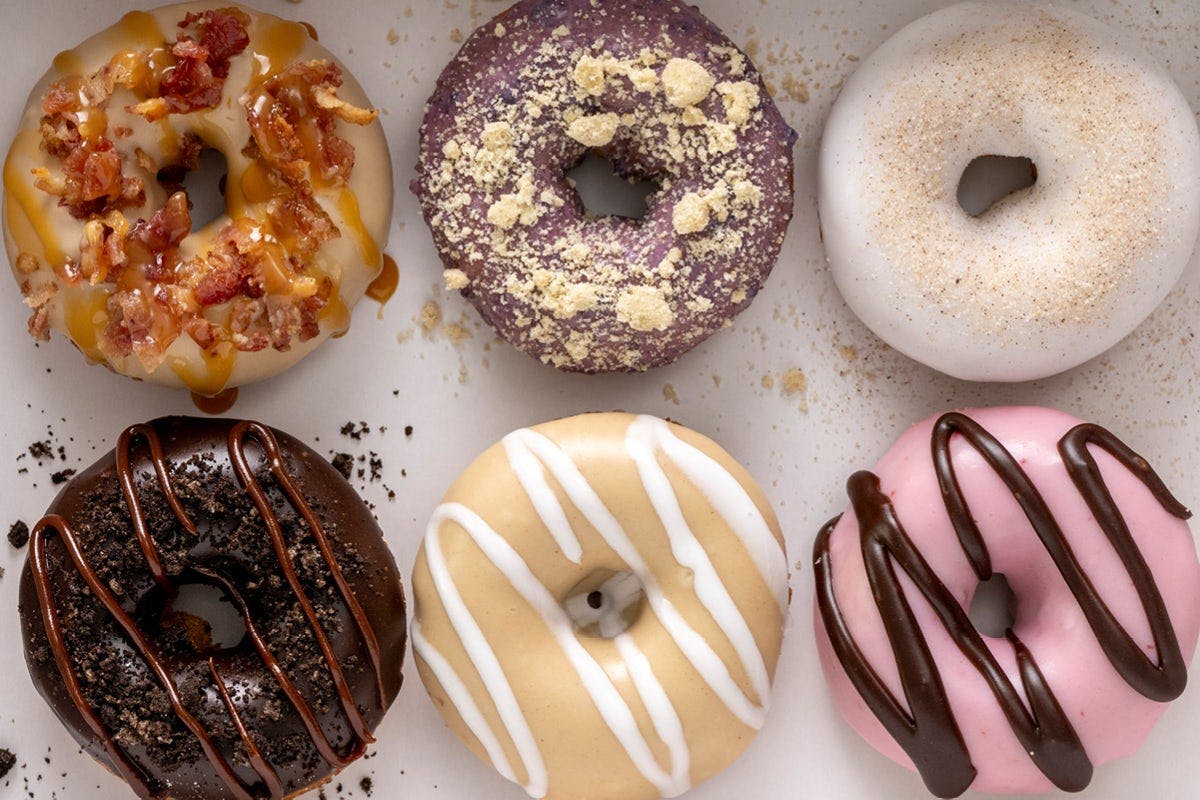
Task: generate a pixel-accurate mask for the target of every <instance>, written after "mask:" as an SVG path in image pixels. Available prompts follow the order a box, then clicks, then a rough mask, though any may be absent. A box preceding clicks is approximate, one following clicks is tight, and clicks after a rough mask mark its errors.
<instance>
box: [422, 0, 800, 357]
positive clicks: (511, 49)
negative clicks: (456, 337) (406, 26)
mask: <svg viewBox="0 0 1200 800" xmlns="http://www.w3.org/2000/svg"><path fill="white" fill-rule="evenodd" d="M527 6H528V4H518V6H516V7H514V9H513V10H511V11H510V12H508V13H507V14H505V15H503V16H502V18H501V20H502V21H501V22H499V23H498V24H499V25H502V26H503V28H504V36H503V37H500V36H498V35H497V34H496V32H495V31H496V25H488V26H484V27H483V28H481V29H480V30H479V31H477V32H476V33H475V34H474V35H473V36H472V37H471V38H470V39H469V40H468V41H467V43H466V44H465V45H464V47H463V50H462V51H461V52H460V54H459V55H458V57H457V58H456V59H455V60H454V62H452V63H451V65H450V66H449V67H448V68H447V71H446V72H445V73H444V74H443V76H442V78H441V79H440V81H439V89H438V91H437V92H436V93H435V95H434V97H433V98H432V99H431V101H430V104H429V107H428V111H427V117H426V121H425V125H424V126H423V128H422V151H421V163H420V167H419V170H420V175H419V177H418V180H417V182H416V183H415V184H414V188H415V190H416V191H417V193H418V195H419V197H420V199H421V200H422V206H423V210H424V212H425V216H426V219H427V221H428V222H429V224H430V227H431V229H432V230H433V233H434V237H435V240H436V243H437V245H438V248H439V250H440V252H441V254H442V257H443V260H444V261H445V263H446V267H447V273H446V286H447V288H448V289H451V290H459V291H462V292H464V294H466V295H467V296H468V297H469V298H470V299H472V301H473V302H475V303H476V305H477V306H478V307H479V309H480V311H481V313H482V314H483V315H484V317H485V318H486V319H487V320H488V321H489V322H490V323H491V324H492V325H493V326H494V327H496V328H497V329H498V331H499V332H500V333H501V335H502V336H504V338H506V339H508V340H509V341H510V342H512V343H514V344H516V345H517V346H518V347H521V348H522V349H525V350H527V351H528V352H530V353H531V354H533V355H535V356H536V357H538V358H540V359H541V360H542V361H544V362H546V363H549V364H552V365H554V366H556V367H559V368H562V369H571V370H580V371H610V370H640V369H646V368H649V367H651V366H656V365H657V364H659V363H667V362H669V361H671V360H674V359H675V358H676V357H678V355H680V354H682V353H683V352H685V351H686V350H688V349H690V348H691V347H693V346H694V345H695V344H698V343H699V342H700V341H702V340H703V339H704V338H706V337H707V336H708V335H710V334H711V333H712V332H714V331H716V330H719V329H720V328H722V327H724V326H726V325H728V323H729V321H730V320H731V318H732V317H733V315H735V314H736V313H737V312H738V311H740V310H741V307H743V306H744V304H745V303H747V302H748V301H749V299H750V298H752V297H753V296H754V295H755V294H756V293H757V291H758V288H759V287H760V286H761V284H762V281H763V280H764V279H765V277H766V275H767V273H768V272H769V271H770V269H771V267H772V266H773V264H774V261H775V258H776V256H777V254H778V250H779V247H780V245H781V244H782V240H783V235H784V233H785V231H786V227H787V223H788V221H789V219H790V215H791V205H792V189H791V168H792V154H791V146H792V144H793V143H794V134H793V133H792V132H791V130H790V129H789V128H787V126H786V125H785V124H784V123H783V120H782V119H781V118H780V116H779V114H778V111H777V110H776V109H775V107H774V105H773V104H772V103H771V101H770V99H769V97H768V96H767V94H766V91H765V89H764V88H763V87H762V83H761V79H760V78H759V76H758V74H757V72H756V71H755V70H754V67H753V65H751V64H750V62H749V61H748V59H747V58H746V57H745V56H744V55H743V54H742V53H741V52H740V51H738V50H737V48H736V47H734V46H733V45H732V44H731V43H730V42H728V40H726V39H724V37H721V36H720V35H719V34H716V33H715V31H714V29H712V27H711V25H709V24H708V23H707V21H703V18H702V17H700V15H699V12H697V11H696V10H695V9H692V8H689V7H684V6H665V5H662V4H659V3H647V2H645V1H644V0H621V2H618V3H592V4H583V3H581V4H579V7H578V8H576V9H574V10H573V13H572V15H571V17H570V19H569V21H568V22H567V23H565V24H562V25H558V26H556V27H555V28H553V29H552V30H551V29H547V28H546V27H543V24H542V23H541V21H540V20H538V19H536V15H533V14H532V13H531V12H529V10H528V8H527ZM652 11H653V12H655V13H652ZM684 18H686V23H685V22H684ZM696 19H699V20H701V21H703V22H704V24H703V25H702V26H697V25H695V24H694V20H696ZM697 29H698V32H695V33H692V32H690V31H693V30H697ZM681 31H683V32H682V33H681ZM588 153H596V154H599V155H601V156H603V157H605V158H608V159H610V160H611V161H612V163H613V164H614V166H615V167H616V169H617V170H618V172H619V174H621V175H623V176H626V177H629V178H635V179H641V180H649V181H652V182H654V183H655V184H657V186H658V187H659V188H658V191H656V192H655V193H654V194H653V195H652V196H651V197H650V198H649V201H648V212H647V215H646V217H645V218H644V219H641V220H630V219H624V218H619V217H598V216H595V215H592V214H589V213H587V212H586V210H585V209H584V207H583V205H582V201H581V200H580V198H579V196H578V195H577V194H576V192H575V191H574V188H573V186H572V184H571V183H570V182H569V180H568V179H567V177H566V175H565V172H566V171H567V170H569V169H571V168H572V167H574V166H575V165H576V164H577V163H579V162H580V161H581V160H582V159H583V158H584V157H585V156H586V155H587V154H588ZM635 334H653V335H649V336H638V335H635Z"/></svg>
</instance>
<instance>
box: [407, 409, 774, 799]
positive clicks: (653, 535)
mask: <svg viewBox="0 0 1200 800" xmlns="http://www.w3.org/2000/svg"><path fill="white" fill-rule="evenodd" d="M412 585H413V590H414V596H415V612H414V621H413V626H412V641H413V653H414V655H415V657H416V663H417V669H418V670H419V672H420V674H421V679H422V680H423V681H424V683H425V688H426V689H427V690H428V691H429V694H430V696H431V697H432V698H433V700H434V702H435V704H436V705H437V707H438V710H439V711H440V712H441V713H442V715H443V717H444V718H445V720H446V723H447V725H449V727H450V728H451V730H453V731H454V733H455V734H456V735H457V736H458V737H459V738H460V739H461V740H462V741H463V742H465V743H466V744H467V745H468V746H469V747H470V748H471V750H472V751H474V752H475V754H476V755H478V756H479V757H480V758H482V759H483V760H484V761H486V762H488V763H490V764H491V765H492V766H493V767H494V768H495V769H496V770H497V771H498V772H499V773H500V774H501V775H503V776H504V777H505V778H507V779H508V780H510V781H513V782H515V783H519V784H520V785H522V786H523V787H524V788H525V790H526V792H528V794H529V795H530V796H531V797H535V798H541V797H546V798H553V799H556V800H568V799H570V800H581V799H582V798H588V800H643V799H645V800H649V798H658V797H674V796H675V795H678V794H680V793H682V792H684V791H686V790H687V789H688V787H689V786H691V785H693V784H697V783H700V782H701V781H704V780H707V779H708V778H710V777H712V776H713V775H715V774H716V773H718V772H720V771H721V770H723V769H724V768H725V767H727V766H728V765H729V764H730V763H732V762H733V760H734V759H736V758H737V757H738V755H740V754H741V753H742V751H743V750H744V749H745V748H746V747H747V746H748V745H749V744H750V742H751V741H752V740H753V738H754V736H755V734H756V733H757V731H758V729H759V728H760V727H761V726H762V724H763V719H764V715H765V714H766V712H767V707H768V703H769V700H770V691H771V682H772V680H773V678H774V675H775V665H776V663H777V661H778V659H779V653H780V647H781V644H782V638H783V624H784V620H785V617H786V615H787V605H788V601H789V589H788V569H787V558H786V555H785V552H784V542H783V538H782V536H781V534H780V531H779V524H778V522H777V521H776V519H775V515H774V513H773V512H772V511H771V508H770V506H769V505H768V504H767V501H766V499H765V498H764V497H763V494H762V491H761V490H760V489H759V488H758V487H757V485H756V484H755V483H754V481H753V479H752V478H751V477H750V476H749V475H748V474H747V473H746V471H745V470H744V469H743V468H742V467H741V466H740V465H738V464H737V463H736V462H735V461H734V460H733V459H732V458H731V457H730V456H729V455H728V454H727V453H726V452H725V451H723V450H722V449H721V448H720V447H719V446H717V445H716V444H715V443H713V442H712V441H710V440H709V439H707V438H705V437H703V436H701V435H700V434H697V433H695V432H693V431H690V430H687V429H686V428H682V427H680V426H678V425H675V424H670V423H667V422H664V421H663V420H660V419H657V418H654V417H645V416H640V417H639V416H633V415H630V414H617V413H606V414H586V415H583V416H579V417H572V418H570V419H563V420H558V421H556V422H550V423H546V424H544V425H539V426H537V427H534V428H530V429H526V430H519V431H516V432H515V433H512V434H510V435H509V436H507V437H505V438H504V440H503V441H502V442H500V443H499V444H497V445H495V446H494V447H492V448H491V449H489V450H488V451H487V452H485V453H484V454H483V455H481V456H480V457H479V458H478V459H477V460H476V461H475V462H474V463H473V464H472V465H471V466H470V467H468V468H467V470H466V471H465V472H464V473H463V474H462V476H461V477H459V479H458V480H457V481H456V482H455V483H454V485H453V486H452V487H451V488H450V490H449V492H448V493H447V495H446V497H445V499H444V500H443V501H442V504H441V505H440V506H439V507H438V509H437V510H436V511H435V512H434V514H433V518H432V519H431V520H430V522H429V526H428V528H427V529H426V534H425V540H424V543H423V544H422V546H421V550H420V552H419V553H418V556H417V563H416V566H415V567H414V570H413V579H412Z"/></svg>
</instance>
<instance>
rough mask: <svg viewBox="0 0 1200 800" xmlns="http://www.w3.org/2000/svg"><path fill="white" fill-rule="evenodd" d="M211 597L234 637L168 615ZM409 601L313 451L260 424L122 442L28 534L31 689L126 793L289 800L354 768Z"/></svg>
mask: <svg viewBox="0 0 1200 800" xmlns="http://www.w3.org/2000/svg"><path fill="white" fill-rule="evenodd" d="M192 584H202V585H207V586H211V587H215V588H217V589H219V590H221V591H222V592H223V594H224V596H225V597H227V598H228V599H229V602H231V603H232V604H233V607H234V608H235V609H236V610H237V612H238V613H239V614H240V615H241V617H242V621H243V624H244V626H245V635H244V637H243V638H242V639H241V640H240V641H239V642H237V643H235V644H233V645H220V646H218V645H215V644H214V643H213V642H212V639H211V631H210V630H209V628H208V626H207V623H206V622H204V621H202V620H200V619H198V618H196V617H194V616H191V615H190V614H188V613H187V612H186V611H177V610H176V609H175V608H174V602H175V599H176V597H177V596H178V594H179V591H180V589H181V587H186V586H188V585H192ZM404 608H405V606H404V596H403V591H402V589H401V585H400V579H399V575H398V573H397V571H396V568H395V564H394V562H393V561H392V558H391V555H390V553H389V551H388V549H387V547H386V545H385V544H384V542H383V538H382V534H381V533H380V531H379V529H378V527H377V526H376V525H375V523H374V520H373V519H372V517H371V515H370V513H369V511H368V510H367V509H366V507H365V506H364V504H363V503H362V501H361V500H360V499H359V498H358V496H357V494H356V493H355V492H354V490H353V489H352V488H350V486H349V485H348V484H346V482H345V481H344V479H342V477H341V475H339V474H338V473H337V472H336V471H335V470H334V469H333V468H332V467H331V466H330V465H329V464H328V463H326V462H325V461H324V460H323V459H321V457H320V456H318V455H317V454H316V453H314V452H313V451H312V450H310V449H308V448H307V447H305V446H304V445H302V444H300V443H299V442H297V441H296V440H295V439H292V438H291V437H289V436H287V435H286V434H283V433H280V432H278V431H273V430H271V429H270V428H267V427H266V426H263V425H260V424H258V423H251V422H236V421H230V420H201V419H192V418H186V417H168V418H164V419H160V420H156V421H154V422H151V423H147V424H145V425H138V426H134V427H132V428H130V429H128V430H127V431H126V432H125V433H124V434H123V435H122V436H121V438H120V441H119V442H118V445H117V448H116V449H115V450H114V451H113V452H111V453H109V454H108V455H106V456H105V457H103V458H101V459H100V460H99V461H98V462H97V463H96V464H95V465H93V466H92V467H91V468H90V469H88V470H87V471H85V472H84V473H82V474H80V475H79V476H77V477H76V478H75V479H73V481H72V482H71V483H69V484H68V485H67V487H66V488H65V489H64V490H63V492H62V493H61V494H60V495H59V497H58V498H57V499H56V500H55V502H54V503H53V504H52V505H51V507H50V509H49V511H48V513H47V516H46V517H45V518H44V519H43V520H42V521H41V522H40V523H39V524H38V525H37V526H35V528H34V530H33V533H32V536H31V540H30V555H29V561H28V563H27V565H26V568H25V571H24V573H23V575H22V578H21V606H20V611H21V620H22V631H23V635H24V640H25V649H26V658H27V661H28V664H29V669H30V673H31V675H32V676H33V678H34V683H35V685H36V686H37V688H38V690H39V691H40V692H41V693H42V695H43V697H44V698H45V699H46V701H47V702H48V703H49V704H50V706H51V708H52V709H53V710H54V711H55V713H56V714H57V715H58V716H59V718H60V719H61V720H62V721H63V723H64V724H65V725H66V726H67V728H68V729H69V730H70V732H71V733H72V735H73V736H74V737H75V738H76V739H77V740H78V741H79V742H80V744H81V745H83V747H84V748H85V750H87V751H88V752H89V753H91V754H92V755H93V756H94V757H96V758H97V759H98V760H100V761H101V762H102V763H104V764H105V765H106V766H108V767H109V768H110V769H112V770H113V771H115V772H116V773H117V774H118V775H120V776H121V777H122V778H124V779H125V780H126V781H127V782H128V783H129V784H130V786H131V788H132V789H133V790H134V792H135V793H136V794H137V795H138V796H139V797H144V798H151V797H153V798H161V797H173V798H179V800H185V798H195V799H196V800H200V799H202V798H229V797H234V798H242V799H243V800H249V799H250V798H263V797H269V798H275V799H276V800H278V799H279V798H283V797H290V796H292V795H294V794H296V793H299V792H301V791H303V790H305V789H307V788H309V787H311V786H313V785H314V784H316V783H319V782H322V781H324V780H325V779H327V778H328V777H329V776H330V775H332V774H334V773H335V772H337V771H339V770H340V769H341V768H343V767H345V766H347V765H348V764H350V763H352V762H353V761H355V760H356V759H357V758H359V757H360V756H361V755H362V754H363V752H364V750H365V747H366V746H367V745H368V744H369V743H371V742H372V741H374V739H373V733H372V732H373V731H374V729H375V727H376V725H378V723H379V721H380V720H381V719H382V717H383V714H384V712H385V711H386V710H387V708H388V706H390V705H391V703H392V701H393V700H394V699H395V697H396V693H397V692H398V691H399V688H400V684H401V672H400V669H401V664H402V661H403V657H404V648H405V641H406V631H405V614H404Z"/></svg>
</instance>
